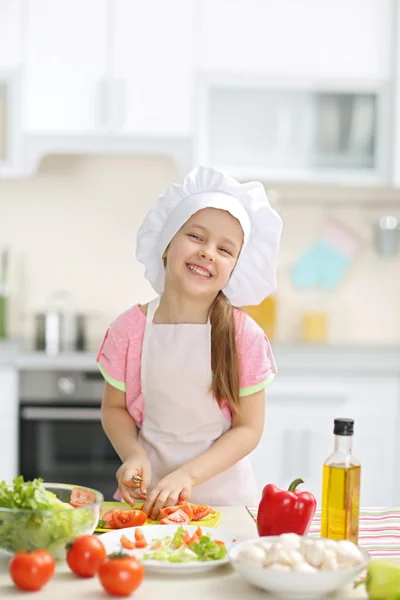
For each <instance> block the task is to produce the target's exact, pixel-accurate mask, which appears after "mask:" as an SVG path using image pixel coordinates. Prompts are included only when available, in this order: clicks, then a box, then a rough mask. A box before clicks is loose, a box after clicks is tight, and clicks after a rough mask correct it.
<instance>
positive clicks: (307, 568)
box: [229, 533, 370, 600]
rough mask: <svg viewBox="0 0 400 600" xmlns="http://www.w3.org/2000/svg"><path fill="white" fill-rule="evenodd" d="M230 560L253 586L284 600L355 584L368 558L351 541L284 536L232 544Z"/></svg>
mask: <svg viewBox="0 0 400 600" xmlns="http://www.w3.org/2000/svg"><path fill="white" fill-rule="evenodd" d="M229 559H230V562H231V564H232V566H233V567H234V569H236V571H237V572H238V573H240V575H242V576H243V577H244V578H245V579H247V581H249V582H250V583H252V584H253V585H255V586H257V587H258V588H261V589H263V590H266V591H268V592H272V593H273V594H275V595H276V596H280V597H281V598H286V599H288V600H289V599H296V598H297V599H301V598H304V599H307V600H310V599H311V598H321V597H322V596H325V595H326V594H329V593H331V592H334V591H336V590H338V589H340V588H341V587H343V586H344V585H346V584H348V583H350V582H351V581H354V580H355V579H356V578H357V575H359V574H360V573H361V572H362V571H363V570H364V569H365V568H366V566H367V564H368V562H369V560H370V556H369V554H368V552H366V551H365V550H362V549H361V548H359V547H358V546H356V545H355V544H353V542H350V541H347V540H338V541H336V540H330V539H325V538H311V537H307V536H305V537H304V536H299V535H297V534H295V533H284V534H282V535H279V536H269V537H259V538H255V539H251V540H246V541H244V542H239V543H238V544H235V545H234V546H233V547H232V549H231V550H230V552H229Z"/></svg>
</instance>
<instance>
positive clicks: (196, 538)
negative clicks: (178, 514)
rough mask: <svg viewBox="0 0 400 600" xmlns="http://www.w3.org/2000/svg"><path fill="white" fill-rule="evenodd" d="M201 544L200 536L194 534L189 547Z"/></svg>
mask: <svg viewBox="0 0 400 600" xmlns="http://www.w3.org/2000/svg"><path fill="white" fill-rule="evenodd" d="M199 542H200V538H199V536H198V535H196V534H195V533H194V534H193V535H192V537H191V538H190V540H189V542H188V546H190V544H198V543H199Z"/></svg>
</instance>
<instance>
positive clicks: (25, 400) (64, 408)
mask: <svg viewBox="0 0 400 600" xmlns="http://www.w3.org/2000/svg"><path fill="white" fill-rule="evenodd" d="M103 388H104V379H103V377H102V376H101V374H100V373H99V372H93V371H71V372H66V371H53V370H49V371H42V370H31V371H29V370H23V371H21V372H20V406H19V440H20V441H19V472H20V473H21V474H22V475H23V476H24V478H25V479H26V480H31V479H33V478H35V477H41V478H42V479H44V480H45V481H49V482H59V483H72V484H75V485H84V486H88V487H92V488H95V489H96V490H99V491H101V492H102V494H103V495H104V498H105V500H112V499H113V495H114V493H115V491H116V489H117V482H116V478H115V474H116V471H117V469H118V468H119V467H120V465H121V461H120V459H119V457H118V455H117V454H116V452H115V450H114V448H113V447H112V445H111V443H110V441H109V440H108V438H107V436H106V435H105V433H104V431H103V428H102V425H101V398H102V395H103Z"/></svg>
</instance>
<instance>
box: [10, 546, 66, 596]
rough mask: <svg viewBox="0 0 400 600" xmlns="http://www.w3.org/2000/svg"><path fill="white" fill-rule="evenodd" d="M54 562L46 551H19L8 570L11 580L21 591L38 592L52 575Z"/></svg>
mask: <svg viewBox="0 0 400 600" xmlns="http://www.w3.org/2000/svg"><path fill="white" fill-rule="evenodd" d="M55 566H56V564H55V561H54V558H53V557H52V556H51V554H50V553H49V552H47V551H46V550H33V552H25V551H24V550H21V551H20V552H17V553H16V554H14V556H13V557H12V559H11V561H10V563H9V565H8V569H9V572H10V575H11V579H12V580H13V582H14V583H15V585H16V586H17V587H19V588H20V589H21V590H27V591H30V592H34V591H36V590H40V589H41V588H42V587H43V586H44V585H46V583H47V582H48V581H50V579H51V578H52V577H53V575H54V569H55Z"/></svg>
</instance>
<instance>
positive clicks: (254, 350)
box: [96, 304, 277, 427]
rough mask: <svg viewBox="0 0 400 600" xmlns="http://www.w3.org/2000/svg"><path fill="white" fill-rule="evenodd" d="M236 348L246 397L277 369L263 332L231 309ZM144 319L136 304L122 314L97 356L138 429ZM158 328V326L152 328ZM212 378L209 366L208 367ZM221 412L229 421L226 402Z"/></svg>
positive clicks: (105, 337) (139, 421) (107, 333)
mask: <svg viewBox="0 0 400 600" xmlns="http://www.w3.org/2000/svg"><path fill="white" fill-rule="evenodd" d="M233 314H234V319H235V325H236V348H237V352H238V356H239V375H240V396H249V395H251V394H254V393H256V392H258V391H260V390H262V389H264V388H266V387H267V385H268V384H269V383H270V381H272V379H273V378H274V376H275V374H276V372H277V369H276V365H275V360H274V357H273V354H272V350H271V346H270V344H269V341H268V339H267V337H266V335H265V333H264V332H263V330H262V329H261V328H260V327H259V326H258V325H257V323H256V322H255V321H254V320H253V319H252V318H251V317H249V316H248V315H247V314H246V313H244V312H243V311H241V310H239V309H234V313H233ZM145 325H146V316H145V315H144V314H143V312H142V311H141V310H140V308H139V305H138V304H136V305H134V306H132V307H131V308H130V309H128V310H127V311H125V312H124V313H122V314H121V315H119V316H118V317H117V319H116V320H115V321H114V322H113V323H112V324H111V326H110V327H109V329H108V330H107V332H106V334H105V336H104V339H103V342H102V344H101V346H100V349H99V352H98V354H97V359H96V361H97V364H98V367H99V369H100V371H101V373H102V375H103V377H104V379H105V380H106V381H107V382H108V383H109V384H110V385H112V386H113V387H115V388H117V389H118V390H121V391H123V392H125V393H126V406H127V409H128V412H129V413H130V415H131V416H132V418H133V419H134V421H135V422H136V424H137V425H138V426H139V427H141V425H142V418H143V406H144V402H145V399H144V398H143V395H142V389H141V368H140V365H141V357H142V343H143V335H144V329H145ZM154 326H155V327H157V324H155V325H154ZM210 375H211V365H210ZM221 410H222V412H223V414H224V415H225V417H226V418H228V419H231V418H232V415H231V410H230V407H229V404H228V402H227V401H225V402H222V404H221Z"/></svg>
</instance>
